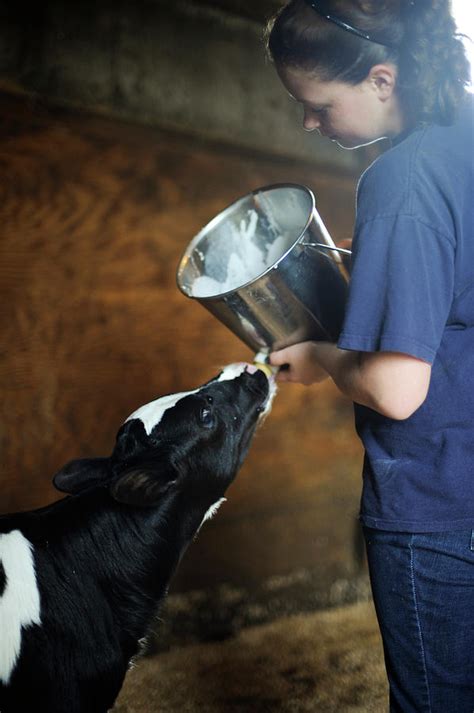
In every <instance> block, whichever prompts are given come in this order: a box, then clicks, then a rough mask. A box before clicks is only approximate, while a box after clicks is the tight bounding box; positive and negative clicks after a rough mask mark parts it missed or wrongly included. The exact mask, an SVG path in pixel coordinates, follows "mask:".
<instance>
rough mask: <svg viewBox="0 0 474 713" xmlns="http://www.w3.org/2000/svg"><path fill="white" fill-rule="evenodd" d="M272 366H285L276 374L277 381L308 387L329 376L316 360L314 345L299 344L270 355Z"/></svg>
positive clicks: (310, 343)
mask: <svg viewBox="0 0 474 713" xmlns="http://www.w3.org/2000/svg"><path fill="white" fill-rule="evenodd" d="M270 364H271V365H272V366H287V367H288V368H285V369H283V370H281V369H280V371H279V372H278V376H277V380H278V381H292V382H295V383H298V384H304V385H305V386H309V385H310V384H316V383H318V382H320V381H324V380H325V379H327V377H328V376H329V374H328V373H327V371H325V370H324V369H323V368H322V367H321V366H320V365H319V362H318V361H317V359H316V343H315V342H301V343H300V344H294V345H292V346H291V347H286V349H281V350H280V351H278V352H273V353H272V354H270Z"/></svg>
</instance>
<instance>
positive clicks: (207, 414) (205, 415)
mask: <svg viewBox="0 0 474 713" xmlns="http://www.w3.org/2000/svg"><path fill="white" fill-rule="evenodd" d="M199 420H200V421H201V423H202V425H203V426H206V428H211V427H212V426H213V425H214V415H213V413H212V411H211V409H210V408H206V406H204V407H203V408H202V409H201V411H200V413H199Z"/></svg>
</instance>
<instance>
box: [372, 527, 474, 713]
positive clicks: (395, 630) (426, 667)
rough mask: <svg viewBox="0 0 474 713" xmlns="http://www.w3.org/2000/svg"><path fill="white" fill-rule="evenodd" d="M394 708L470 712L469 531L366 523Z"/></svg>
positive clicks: (473, 618) (473, 654) (473, 668)
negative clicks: (392, 528) (404, 529)
mask: <svg viewBox="0 0 474 713" xmlns="http://www.w3.org/2000/svg"><path fill="white" fill-rule="evenodd" d="M364 534H365V540H366V548H367V557H368V562H369V572H370V579H371V584H372V592H373V596H374V603H375V609H376V612H377V617H378V621H379V626H380V631H381V634H382V640H383V645H384V654H385V666H386V669H387V675H388V680H389V684H390V711H391V712H392V713H474V531H473V532H471V531H462V532H443V533H425V534H411V533H400V532H385V531H382V530H373V529H371V528H364Z"/></svg>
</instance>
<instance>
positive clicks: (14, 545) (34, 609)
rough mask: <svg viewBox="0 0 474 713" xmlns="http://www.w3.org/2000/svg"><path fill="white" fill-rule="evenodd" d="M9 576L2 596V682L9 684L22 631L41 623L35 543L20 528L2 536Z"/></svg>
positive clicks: (0, 543) (0, 547) (0, 552)
mask: <svg viewBox="0 0 474 713" xmlns="http://www.w3.org/2000/svg"><path fill="white" fill-rule="evenodd" d="M0 561H1V563H2V565H3V569H4V571H5V575H6V578H7V582H6V586H5V590H4V592H3V595H2V596H1V597H0V638H1V642H0V681H1V682H2V683H4V684H5V685H8V682H9V681H10V678H11V675H12V673H13V671H14V669H15V666H16V663H17V661H18V658H19V656H20V651H21V630H22V628H23V629H24V628H27V627H28V626H32V625H33V624H41V618H40V596H39V591H38V585H37V583H36V575H35V563H34V558H33V546H32V544H31V542H29V541H28V540H27V539H26V537H24V536H23V535H22V534H21V532H20V531H19V530H13V532H10V533H8V534H6V535H0Z"/></svg>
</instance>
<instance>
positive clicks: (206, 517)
mask: <svg viewBox="0 0 474 713" xmlns="http://www.w3.org/2000/svg"><path fill="white" fill-rule="evenodd" d="M226 500H227V498H221V499H220V500H218V501H217V502H216V503H214V505H211V507H210V508H209V510H208V511H207V513H206V514H205V515H204V518H203V521H202V522H201V527H202V526H203V525H204V523H205V522H206V520H212V518H213V517H214V515H215V514H216V512H217V511H218V510H219V508H220V506H221V505H222V503H225V502H226Z"/></svg>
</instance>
